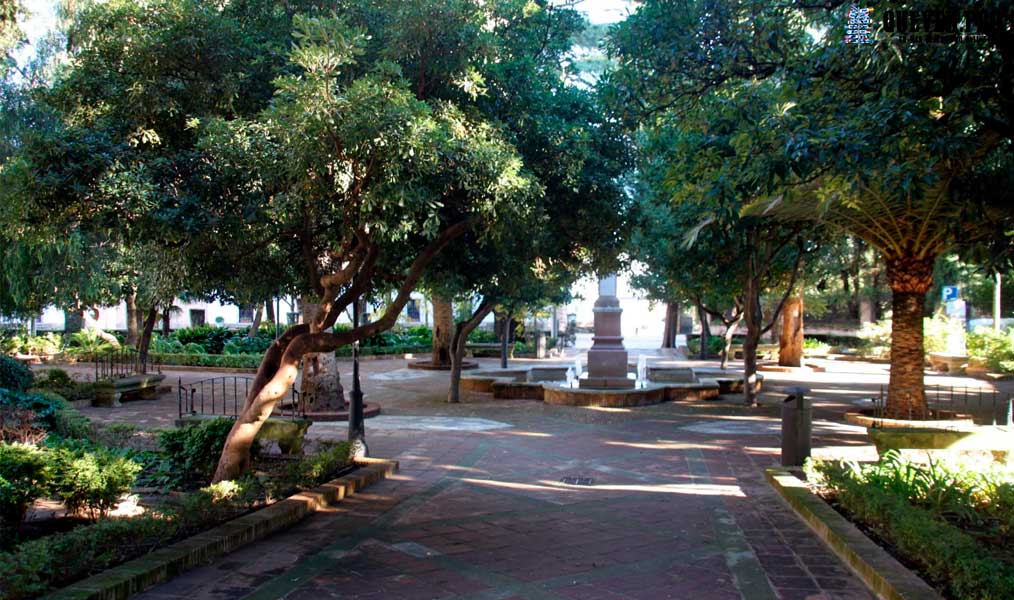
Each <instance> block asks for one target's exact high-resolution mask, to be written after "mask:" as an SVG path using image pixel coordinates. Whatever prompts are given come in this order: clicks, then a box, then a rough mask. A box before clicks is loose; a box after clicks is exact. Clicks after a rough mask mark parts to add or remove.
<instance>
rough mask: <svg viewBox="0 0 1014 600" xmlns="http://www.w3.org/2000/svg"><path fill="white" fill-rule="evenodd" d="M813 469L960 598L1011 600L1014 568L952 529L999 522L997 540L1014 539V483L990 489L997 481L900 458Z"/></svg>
mask: <svg viewBox="0 0 1014 600" xmlns="http://www.w3.org/2000/svg"><path fill="white" fill-rule="evenodd" d="M807 469H808V471H809V472H810V473H813V474H814V475H815V476H816V477H815V479H816V480H817V481H820V482H822V484H823V485H824V486H826V487H827V488H828V489H829V490H831V492H832V493H833V495H834V497H835V499H836V500H837V501H838V502H839V504H840V505H841V506H842V507H843V508H844V509H845V510H846V511H847V512H848V513H849V514H850V515H851V516H852V517H853V518H854V519H855V520H857V521H859V522H861V523H863V524H865V525H866V526H868V527H870V528H871V529H873V530H874V531H876V532H877V533H878V535H880V536H881V537H882V538H884V539H885V540H886V541H887V542H889V543H890V544H891V545H892V546H894V547H895V548H897V550H898V552H900V554H901V555H902V556H903V557H905V558H907V559H908V560H911V561H913V562H914V563H916V564H918V565H919V566H920V567H921V569H922V570H923V572H924V573H925V575H926V576H927V577H928V578H929V579H930V580H932V581H934V582H937V583H938V584H940V585H942V586H944V587H945V588H946V589H947V590H948V591H949V592H950V594H951V595H952V596H953V597H955V598H967V599H982V600H994V599H995V600H1000V599H1003V598H1009V597H1010V591H1011V590H1014V565H1010V564H1008V563H1006V562H1004V561H1003V560H1002V559H1001V558H1000V553H998V552H997V551H996V550H995V549H992V548H991V547H990V545H989V544H987V543H984V542H983V540H981V539H977V538H976V537H975V536H974V535H972V533H973V531H974V530H975V529H974V528H971V527H969V528H968V530H966V528H965V527H963V526H960V527H959V526H958V525H956V524H955V523H952V522H951V520H952V519H953V520H955V521H958V522H960V523H965V524H969V525H979V526H981V525H982V524H983V523H986V522H989V523H991V524H994V523H996V520H997V518H998V517H999V519H998V520H999V521H1001V524H1000V529H999V531H998V532H997V533H1000V535H1003V532H1004V531H1005V530H1006V533H1009V525H1010V521H1011V516H1010V515H1011V512H1010V511H1011V508H1012V504H1011V501H1012V500H1014V488H1012V486H1011V484H1010V483H1009V482H1004V481H995V482H994V483H996V484H997V485H995V486H993V487H990V486H991V485H992V484H990V485H985V486H984V485H983V482H984V481H986V482H989V481H992V476H993V475H994V474H990V473H976V472H974V471H970V470H967V469H950V468H947V467H943V466H941V465H938V464H935V463H934V464H930V465H929V466H923V465H919V464H915V463H909V462H907V461H904V460H901V459H900V458H899V457H898V455H897V454H896V453H888V454H886V455H885V456H884V458H883V459H882V460H881V461H880V462H879V463H876V464H872V465H864V466H860V465H857V464H855V463H830V462H821V461H814V462H813V463H811V464H810V465H809V466H808V468H807ZM984 488H985V489H984ZM983 496H985V497H983ZM980 511H981V512H980ZM983 517H985V519H983ZM1003 521H1006V523H1002V522H1003ZM991 535H995V534H991Z"/></svg>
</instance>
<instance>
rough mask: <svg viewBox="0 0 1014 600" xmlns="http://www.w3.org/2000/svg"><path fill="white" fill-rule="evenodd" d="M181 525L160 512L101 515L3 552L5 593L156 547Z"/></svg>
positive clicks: (24, 594) (31, 594)
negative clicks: (117, 515)
mask: <svg viewBox="0 0 1014 600" xmlns="http://www.w3.org/2000/svg"><path fill="white" fill-rule="evenodd" d="M177 531H178V525H177V523H176V522H175V521H173V520H169V519H164V518H161V517H159V516H141V517H131V518H110V519H102V520H101V521H98V522H97V523H94V524H92V525H86V526H83V527H77V528H75V529H72V530H71V531H68V532H64V533H56V534H53V535H49V536H46V537H43V538H40V539H37V540H32V541H29V542H25V543H23V544H21V545H19V546H18V547H17V549H16V550H15V551H13V552H6V553H0V598H5V599H7V600H27V599H28V598H37V597H39V596H41V595H43V594H45V593H46V592H48V591H50V590H52V589H55V588H59V587H62V586H65V585H68V584H70V583H73V582H74V581H76V580H78V579H81V578H83V577H87V576H88V575H90V574H92V573H95V572H98V571H101V570H103V569H107V568H109V567H112V566H115V565H117V564H119V563H122V562H124V561H127V560H130V559H132V558H135V557H138V556H142V555H144V554H147V553H148V552H151V551H152V550H153V549H154V548H156V547H157V546H159V545H160V544H163V543H165V542H166V541H168V540H170V539H171V538H172V537H173V536H174V535H176V533H177Z"/></svg>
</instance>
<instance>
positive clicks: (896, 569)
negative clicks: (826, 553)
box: [764, 467, 942, 600]
mask: <svg viewBox="0 0 1014 600" xmlns="http://www.w3.org/2000/svg"><path fill="white" fill-rule="evenodd" d="M764 477H765V478H766V479H767V481H768V483H769V484H770V485H771V487H772V488H774V489H775V491H776V492H778V495H779V496H780V497H781V498H782V500H783V501H785V503H786V504H788V505H789V507H790V508H791V509H792V510H793V512H795V513H796V516H798V517H799V518H800V519H802V520H803V522H804V523H806V524H807V525H808V526H809V527H810V529H812V530H813V531H814V533H816V534H817V537H819V538H820V539H821V541H823V542H824V544H825V545H826V546H827V547H828V548H829V549H830V550H831V551H832V552H834V553H835V555H837V556H838V558H840V559H841V560H842V562H844V563H845V564H846V565H848V567H849V568H850V569H851V570H852V571H853V572H854V573H855V574H856V576H858V577H859V579H861V580H862V582H863V583H864V584H866V587H867V588H869V590H870V591H871V592H872V593H873V594H874V595H875V596H877V597H878V598H884V599H887V600H941V599H942V596H941V595H940V594H939V593H938V592H937V591H936V590H934V589H933V588H932V587H930V586H929V584H927V583H926V582H925V581H923V580H922V579H921V578H920V577H919V576H918V575H916V574H915V573H913V572H912V571H910V570H909V569H908V568H906V567H905V566H904V565H902V564H901V563H900V562H898V560H897V559H895V558H894V557H893V556H891V555H890V554H888V553H887V551H886V550H884V549H883V548H881V547H880V546H878V545H877V544H876V543H875V542H874V541H873V540H871V539H870V538H869V537H867V536H866V534H864V533H863V532H862V531H860V530H859V529H858V528H857V527H856V526H855V525H853V524H852V523H850V522H849V521H848V520H847V519H845V517H843V516H841V515H840V514H838V513H837V512H836V511H835V510H834V509H833V508H831V507H830V506H829V505H828V504H827V502H825V501H824V500H823V499H822V498H820V497H818V496H817V495H816V494H814V493H813V492H811V491H810V489H809V488H808V487H807V486H806V484H805V483H804V482H803V481H801V480H800V479H799V478H798V477H796V476H795V475H794V474H793V473H792V472H791V471H789V470H788V469H784V468H778V467H772V468H768V469H765V470H764Z"/></svg>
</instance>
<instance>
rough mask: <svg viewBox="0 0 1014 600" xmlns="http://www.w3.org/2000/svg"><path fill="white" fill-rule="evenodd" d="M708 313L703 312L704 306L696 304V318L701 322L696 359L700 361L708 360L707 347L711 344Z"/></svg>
mask: <svg viewBox="0 0 1014 600" xmlns="http://www.w3.org/2000/svg"><path fill="white" fill-rule="evenodd" d="M709 317H710V315H708V311H706V310H704V306H703V305H702V304H701V303H700V302H698V303H697V318H698V319H700V321H701V347H700V352H698V358H699V359H701V360H707V359H708V345H709V344H710V343H711V323H710V322H709V321H708V318H709Z"/></svg>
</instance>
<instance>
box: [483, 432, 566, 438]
mask: <svg viewBox="0 0 1014 600" xmlns="http://www.w3.org/2000/svg"><path fill="white" fill-rule="evenodd" d="M494 433H495V434H496V435H520V436H522V437H537V438H548V437H553V434H551V433H540V432H538V431H497V432H494Z"/></svg>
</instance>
